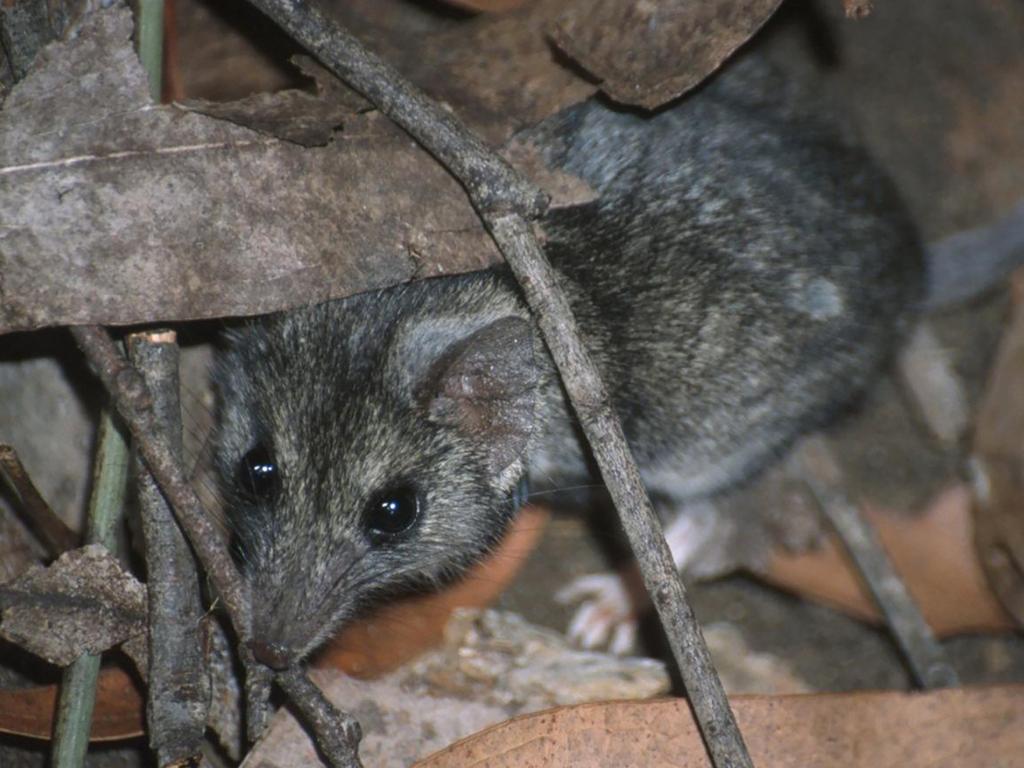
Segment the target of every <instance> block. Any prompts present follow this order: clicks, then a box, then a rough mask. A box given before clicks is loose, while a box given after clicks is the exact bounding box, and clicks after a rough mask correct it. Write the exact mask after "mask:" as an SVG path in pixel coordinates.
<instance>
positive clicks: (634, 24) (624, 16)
mask: <svg viewBox="0 0 1024 768" xmlns="http://www.w3.org/2000/svg"><path fill="white" fill-rule="evenodd" d="M779 2H780V0H716V1H715V2H702V3H694V2H692V1H691V0H658V1H657V2H654V1H653V0H646V1H641V2H637V0H596V2H595V1H593V0H586V1H585V2H582V1H579V0H577V2H573V3H571V4H570V6H569V8H568V9H567V10H566V11H565V12H564V13H563V14H562V16H561V17H560V18H559V19H558V22H557V24H556V26H555V27H554V29H553V30H552V36H553V38H554V40H555V43H556V44H557V45H558V47H559V48H561V49H562V50H563V51H565V52H566V53H567V54H568V55H569V56H571V57H572V58H573V59H574V60H575V61H577V62H578V63H579V64H580V65H581V66H582V67H584V68H585V69H586V70H587V71H588V72H589V73H590V74H591V75H593V76H594V77H595V78H597V79H598V80H599V81H600V83H601V90H603V91H604V92H605V93H607V94H608V95H609V96H611V97H612V98H613V99H615V100H616V101H619V102H622V103H623V104H631V105H634V106H639V107H645V108H647V109H654V108H656V107H660V106H661V105H663V104H665V103H667V102H669V101H671V100H672V99H674V98H677V97H678V96H681V95H682V94H684V93H686V92H687V91H688V90H690V89H691V88H693V87H694V86H695V85H697V84H698V83H700V81H701V80H703V79H704V78H705V77H707V76H708V75H710V74H711V73H712V72H714V71H715V70H716V69H718V67H719V66H721V64H722V62H724V61H725V60H726V59H727V58H728V57H729V56H730V55H731V54H732V52H733V51H735V50H736V49H737V48H739V47H740V46H741V45H742V44H743V43H745V42H746V41H747V40H748V39H749V38H750V37H751V35H753V34H754V33H755V32H756V31H757V30H758V29H760V28H761V25H762V24H764V23H765V22H766V21H767V20H768V19H769V18H770V17H771V15H772V14H773V13H774V12H775V9H776V8H777V7H778V6H779Z"/></svg>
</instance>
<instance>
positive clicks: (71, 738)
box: [53, 411, 128, 768]
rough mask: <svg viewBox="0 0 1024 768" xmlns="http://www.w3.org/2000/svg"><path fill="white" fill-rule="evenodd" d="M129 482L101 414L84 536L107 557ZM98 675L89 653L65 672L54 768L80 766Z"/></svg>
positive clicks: (119, 445)
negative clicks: (102, 549) (97, 447)
mask: <svg viewBox="0 0 1024 768" xmlns="http://www.w3.org/2000/svg"><path fill="white" fill-rule="evenodd" d="M127 477H128V443H127V441H126V440H125V437H124V435H123V434H122V433H121V431H120V429H119V428H118V426H117V425H116V424H115V422H114V417H113V415H112V414H111V413H110V412H109V411H104V413H103V417H102V419H101V420H100V431H99V453H98V455H97V457H96V468H95V476H94V479H93V490H92V497H91V498H90V499H89V517H88V528H87V530H86V541H87V542H88V543H89V544H102V545H103V546H105V547H106V548H107V549H108V550H110V551H111V552H113V551H115V546H114V545H115V542H116V536H115V533H114V524H115V523H116V521H117V520H119V519H120V513H121V510H122V509H123V507H124V491H125V481H126V480H127ZM99 671H100V656H99V654H91V653H84V654H82V655H81V656H79V657H78V658H77V659H75V661H74V662H72V663H71V664H70V665H69V666H68V667H67V668H66V669H65V670H64V674H63V676H62V678H61V685H60V702H59V703H58V706H57V722H56V725H55V726H54V739H53V741H54V744H53V765H54V768H77V766H80V765H83V764H84V761H85V752H86V750H87V749H88V747H89V731H90V727H91V725H92V712H93V708H94V706H95V704H96V681H97V679H98V677H99Z"/></svg>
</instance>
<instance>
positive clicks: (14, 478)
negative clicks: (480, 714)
mask: <svg viewBox="0 0 1024 768" xmlns="http://www.w3.org/2000/svg"><path fill="white" fill-rule="evenodd" d="M0 476H3V477H4V478H6V480H7V481H8V483H9V484H10V487H11V490H13V491H14V492H15V493H16V494H17V495H18V499H19V500H20V501H21V511H22V514H23V519H24V521H25V523H26V524H27V525H28V527H29V528H30V529H31V530H32V532H33V533H34V534H35V535H36V538H37V539H38V540H39V542H40V543H41V544H42V545H43V546H44V547H45V548H46V552H47V554H49V555H50V557H59V556H60V555H62V554H63V553H64V552H67V551H68V550H69V549H74V548H75V547H77V546H78V534H77V533H75V532H74V531H73V530H71V528H70V527H68V524H67V523H65V522H64V521H63V520H61V519H60V517H59V516H58V515H57V513H56V512H54V511H53V509H51V508H50V505H49V504H47V503H46V500H45V499H44V498H43V497H42V495H41V494H40V493H39V489H38V488H36V486H35V483H33V482H32V478H31V477H29V474H28V472H27V471H26V470H25V466H24V465H23V464H22V463H21V459H19V458H18V453H17V451H15V450H14V448H13V446H10V445H0Z"/></svg>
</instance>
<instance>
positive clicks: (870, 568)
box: [800, 438, 959, 688]
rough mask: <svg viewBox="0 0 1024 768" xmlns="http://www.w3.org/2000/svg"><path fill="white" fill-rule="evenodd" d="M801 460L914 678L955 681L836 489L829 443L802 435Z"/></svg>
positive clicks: (932, 684) (867, 529)
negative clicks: (803, 437) (803, 438)
mask: <svg viewBox="0 0 1024 768" xmlns="http://www.w3.org/2000/svg"><path fill="white" fill-rule="evenodd" d="M800 460H801V463H802V467H803V470H804V471H803V475H804V480H805V482H806V483H807V484H808V485H809V486H810V489H811V491H812V493H814V495H815V497H816V498H817V500H818V504H819V505H820V506H821V509H822V512H823V514H824V515H825V517H827V518H828V521H829V522H830V523H831V524H832V527H833V528H835V530H836V533H837V534H838V535H839V540H840V541H841V542H842V543H843V546H844V547H846V550H847V552H849V553H850V557H852V558H853V561H854V563H855V564H856V566H857V570H858V571H859V572H860V575H861V576H862V577H863V579H864V581H865V583H866V584H867V586H868V589H869V590H871V594H872V596H874V598H875V603H877V605H878V608H879V610H880V611H881V612H882V615H883V616H884V617H885V623H886V625H887V626H888V627H889V630H890V631H891V632H892V634H893V637H894V638H895V639H896V644H897V645H899V647H900V650H902V651H903V655H904V657H905V658H906V660H907V663H908V664H909V666H910V670H911V672H912V674H913V675H914V679H915V680H917V682H918V684H919V685H920V686H922V687H923V688H948V687H951V686H955V685H958V684H959V679H958V676H957V673H956V670H954V669H953V667H952V666H951V665H950V663H949V660H948V659H947V658H946V654H945V652H944V651H943V650H942V645H940V644H939V641H938V640H936V638H935V635H934V633H933V632H932V630H931V627H929V626H928V622H926V621H925V620H924V616H923V615H921V611H920V609H919V608H918V607H917V604H916V603H915V602H914V599H913V598H912V597H911V596H910V593H909V592H908V591H907V587H906V585H905V584H904V583H903V580H902V579H900V577H899V574H897V573H896V571H895V570H894V569H893V567H892V563H891V562H890V561H889V558H888V556H887V555H886V554H885V550H884V549H883V548H882V545H881V543H880V542H879V541H878V537H877V536H876V535H875V531H874V529H873V528H872V527H871V524H870V523H869V522H868V521H867V520H865V519H864V516H863V515H862V514H861V512H860V510H859V509H858V508H857V506H856V505H855V504H853V503H852V502H851V501H850V500H849V499H848V498H847V497H846V495H845V494H844V493H843V492H842V491H841V490H840V489H841V483H842V474H841V472H840V469H839V466H838V465H837V464H836V462H835V459H834V458H833V457H832V453H831V451H830V450H829V449H828V446H827V445H826V444H825V442H824V441H823V440H822V439H821V438H810V439H807V440H805V441H804V443H803V445H802V446H801V447H800Z"/></svg>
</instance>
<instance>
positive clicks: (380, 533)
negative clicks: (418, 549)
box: [364, 485, 420, 543]
mask: <svg viewBox="0 0 1024 768" xmlns="http://www.w3.org/2000/svg"><path fill="white" fill-rule="evenodd" d="M419 516H420V499H419V496H418V495H417V493H416V489H415V488H413V487H412V486H409V485H399V486H395V487H393V488H389V489H387V490H386V491H384V492H382V493H378V494H376V495H375V496H374V497H373V498H372V499H370V503H369V504H367V505H366V516H365V518H364V520H365V525H366V530H367V533H369V535H370V538H371V539H372V540H373V541H374V543H382V542H386V541H389V540H391V539H393V538H395V537H396V536H399V535H401V534H403V533H405V532H406V531H408V530H409V529H410V528H412V526H413V525H414V524H415V523H416V521H417V520H418V519H419Z"/></svg>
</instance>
